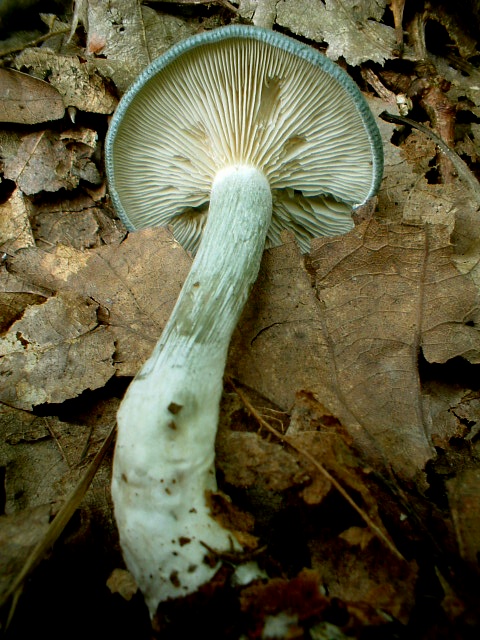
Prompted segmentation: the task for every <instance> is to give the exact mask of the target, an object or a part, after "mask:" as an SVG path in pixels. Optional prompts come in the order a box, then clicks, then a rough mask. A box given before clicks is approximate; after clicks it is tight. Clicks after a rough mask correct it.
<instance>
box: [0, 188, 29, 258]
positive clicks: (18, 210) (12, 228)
mask: <svg viewBox="0 0 480 640" xmlns="http://www.w3.org/2000/svg"><path fill="white" fill-rule="evenodd" d="M31 210H32V206H31V203H30V201H29V200H28V199H27V198H26V197H25V195H24V194H23V193H22V192H21V191H20V189H15V190H14V191H13V193H12V194H11V195H10V197H9V198H8V199H7V200H6V201H5V202H2V203H1V204H0V251H4V252H6V253H15V251H17V249H22V248H23V247H29V246H32V245H33V244H34V239H33V233H32V228H31V226H30V213H31Z"/></svg>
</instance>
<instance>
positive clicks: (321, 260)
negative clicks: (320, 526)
mask: <svg viewBox="0 0 480 640" xmlns="http://www.w3.org/2000/svg"><path fill="white" fill-rule="evenodd" d="M451 256H452V248H451V246H450V243H449V237H448V230H447V229H446V228H445V227H443V226H441V225H440V226H430V227H414V226H407V225H397V224H386V225H382V224H379V223H377V222H375V221H367V222H364V223H362V224H361V225H360V226H358V227H357V228H355V229H354V230H353V231H352V232H351V233H349V234H347V235H346V236H343V237H337V238H333V239H332V238H329V239H323V240H318V241H316V243H315V244H314V250H313V253H312V262H311V266H312V269H313V270H314V271H315V280H316V289H317V296H315V293H314V291H313V290H312V287H311V279H310V276H309V274H308V272H307V271H306V270H305V268H304V267H303V266H302V260H301V257H300V255H299V254H298V252H297V250H296V248H295V246H294V244H293V243H287V244H286V245H284V246H283V247H280V248H278V249H276V250H274V251H269V252H267V253H266V255H265V258H264V263H263V268H262V271H261V274H260V277H259V279H258V281H257V284H256V288H255V291H254V294H253V295H252V297H251V299H250V302H249V303H248V306H247V308H246V310H245V312H244V314H243V319H242V322H241V324H240V327H239V330H238V332H237V334H236V336H235V338H234V340H233V343H232V347H231V356H232V357H231V359H230V372H231V374H232V375H233V376H234V377H236V378H237V379H239V380H240V381H241V382H242V383H244V384H246V385H247V386H249V387H251V388H254V389H256V390H257V391H258V392H259V393H260V394H262V395H263V396H265V397H266V398H268V399H269V400H271V401H272V402H274V403H275V404H276V405H277V406H279V407H280V408H281V409H283V410H289V409H290V408H291V407H292V406H293V402H294V393H295V391H296V390H300V389H305V390H309V391H311V392H313V393H314V395H315V397H316V399H317V400H319V401H320V402H321V403H322V404H324V405H325V406H326V407H328V408H329V409H330V411H331V412H332V413H333V414H334V415H335V416H337V417H338V418H339V419H340V420H341V422H342V424H344V425H345V427H346V428H347V429H348V431H349V432H350V433H351V434H352V435H354V436H355V438H356V441H357V444H360V445H361V447H362V450H363V452H364V453H365V455H367V457H369V458H370V459H371V460H375V459H376V458H378V455H379V454H380V456H381V457H383V460H384V463H383V464H384V465H386V466H389V465H391V466H392V467H393V468H394V469H395V471H396V472H397V473H398V474H400V475H401V476H402V477H403V478H413V477H414V476H415V475H416V474H417V473H418V471H419V470H421V469H423V468H424V465H425V463H426V462H427V460H429V459H430V458H431V457H432V456H434V450H433V447H432V445H431V442H430V431H431V426H430V418H429V415H428V411H427V410H426V408H425V406H424V401H423V398H422V394H421V387H420V380H419V373H418V368H417V359H418V354H419V349H420V348H422V349H423V351H424V353H425V356H426V357H427V359H430V360H436V361H440V362H444V361H445V360H446V359H447V358H452V357H454V356H457V355H461V356H463V357H467V358H470V359H471V360H472V361H476V359H477V357H478V353H479V349H480V339H479V335H478V332H477V331H476V329H475V327H474V326H471V325H470V320H471V311H472V309H475V307H476V305H477V291H476V288H475V286H474V284H473V282H472V280H471V279H470V277H469V275H468V274H466V275H462V274H461V273H460V272H459V271H458V270H457V269H456V267H455V265H454V264H453V262H452V261H451Z"/></svg>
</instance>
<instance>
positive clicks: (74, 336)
mask: <svg viewBox="0 0 480 640" xmlns="http://www.w3.org/2000/svg"><path fill="white" fill-rule="evenodd" d="M97 311H98V304H95V303H94V302H93V301H92V300H85V299H84V298H80V297H78V296H75V295H73V294H71V293H63V294H58V295H57V296H55V297H52V298H49V299H48V300H47V301H46V302H43V303H42V304H38V305H32V306H29V307H28V308H27V309H26V310H25V312H24V314H23V316H22V317H21V318H20V319H19V320H17V321H16V322H14V323H13V324H12V326H11V327H10V329H9V331H8V332H7V333H6V334H5V335H4V336H3V337H2V338H0V357H1V360H0V376H1V382H0V400H1V401H2V402H4V403H5V404H7V405H9V406H13V407H17V408H20V409H26V410H30V409H32V407H34V406H36V405H39V404H44V403H52V402H53V403H58V402H63V401H64V400H66V399H67V398H74V397H76V396H78V395H79V394H80V393H82V392H83V391H85V389H97V388H99V387H102V386H103V385H104V384H105V383H106V382H107V380H109V379H110V378H111V377H112V375H113V374H114V367H113V363H112V355H113V352H114V350H115V346H114V341H113V339H112V336H111V335H110V334H109V333H108V332H107V330H106V328H105V327H104V326H102V325H100V324H99V321H98V317H97Z"/></svg>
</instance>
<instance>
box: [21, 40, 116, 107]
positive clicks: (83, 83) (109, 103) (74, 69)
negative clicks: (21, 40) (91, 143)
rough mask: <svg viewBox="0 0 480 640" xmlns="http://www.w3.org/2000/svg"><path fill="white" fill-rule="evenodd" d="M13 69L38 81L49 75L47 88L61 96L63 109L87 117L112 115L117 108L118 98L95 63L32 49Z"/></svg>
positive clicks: (25, 53) (25, 51) (28, 50)
mask: <svg viewBox="0 0 480 640" xmlns="http://www.w3.org/2000/svg"><path fill="white" fill-rule="evenodd" d="M15 66H16V68H17V69H24V68H26V69H28V70H29V71H31V72H32V74H34V75H36V76H39V77H45V76H46V75H48V80H49V83H50V85H51V86H52V87H54V88H55V89H56V90H57V91H58V93H59V94H60V95H61V96H62V98H63V103H64V105H65V107H76V108H77V109H79V110H80V111H87V112H90V113H113V111H114V109H115V107H116V106H117V102H118V101H117V98H116V97H115V95H114V94H113V93H112V91H111V90H110V88H109V83H108V82H107V81H106V80H104V78H103V77H102V76H101V75H100V73H99V71H98V69H97V67H96V65H95V63H94V62H90V61H88V60H87V61H86V60H81V59H80V58H79V57H78V56H71V55H60V54H58V53H56V52H54V51H51V50H49V49H45V48H41V49H40V48H35V49H33V48H32V49H24V50H23V51H22V52H21V53H20V54H19V55H18V56H16V58H15Z"/></svg>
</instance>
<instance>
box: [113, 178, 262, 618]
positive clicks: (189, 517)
mask: <svg viewBox="0 0 480 640" xmlns="http://www.w3.org/2000/svg"><path fill="white" fill-rule="evenodd" d="M271 214H272V199H271V193H270V187H269V184H268V182H267V180H266V178H265V176H264V175H263V174H262V173H261V172H260V171H258V170H257V169H255V168H254V167H250V166H236V167H229V168H227V169H224V170H222V171H221V172H219V173H218V174H217V176H216V178H215V181H214V184H213V186H212V192H211V200H210V209H209V214H208V220H207V223H206V225H205V230H204V234H203V238H202V242H201V244H200V248H199V251H198V253H197V256H196V258H195V260H194V262H193V264H192V268H191V270H190V272H189V274H188V276H187V279H186V281H185V284H184V286H183V288H182V291H181V293H180V296H179V298H178V301H177V303H176V305H175V308H174V310H173V312H172V315H171V317H170V319H169V321H168V323H167V325H166V327H165V329H164V331H163V334H162V336H161V338H160V340H159V342H158V343H157V345H156V347H155V349H154V351H153V353H152V355H151V356H150V358H149V359H148V360H147V362H146V363H145V365H144V366H143V368H142V369H141V371H140V373H139V374H138V375H137V377H136V378H135V379H134V381H133V382H132V384H131V385H130V387H129V389H128V391H127V394H126V396H125V398H124V400H123V402H122V404H121V406H120V409H119V412H118V437H117V445H116V450H115V457H114V465H113V478H112V496H113V500H114V505H115V517H116V520H117V524H118V529H119V534H120V543H121V546H122V550H123V553H124V557H125V561H126V563H127V567H128V568H129V570H130V571H131V573H132V574H133V576H134V577H135V579H136V581H137V584H138V586H139V587H140V589H141V590H142V592H143V594H144V596H145V600H146V602H147V605H148V607H149V610H150V613H151V615H152V616H153V615H154V614H155V612H156V609H157V606H158V604H159V602H161V601H163V600H166V599H168V598H176V597H179V596H184V595H186V594H188V593H191V592H193V591H196V590H197V589H198V587H199V586H200V585H202V584H204V583H205V582H207V581H208V580H210V579H211V578H212V577H213V575H214V574H215V572H216V571H217V570H218V568H219V563H216V564H215V563H214V565H213V566H212V564H211V563H210V562H208V558H207V556H208V555H209V553H208V551H207V548H206V547H208V548H210V549H214V550H215V551H218V552H230V551H232V550H240V545H239V544H238V542H236V540H235V538H234V536H233V534H232V533H231V532H229V531H227V530H226V529H224V528H223V527H222V526H221V525H220V524H219V523H218V522H217V521H216V520H214V519H213V517H212V516H211V514H210V511H209V507H208V503H207V499H206V492H207V491H215V490H216V488H217V485H216V479H215V470H214V456H215V436H216V432H217V425H218V413H219V402H220V398H221V393H222V388H223V372H224V369H225V362H226V358H227V352H228V346H229V343H230V338H231V335H232V332H233V330H234V328H235V326H236V324H237V321H238V318H239V316H240V314H241V312H242V309H243V307H244V304H245V302H246V300H247V298H248V295H249V292H250V289H251V287H252V285H253V283H254V282H255V280H256V278H257V275H258V270H259V267H260V261H261V257H262V253H263V248H264V244H265V238H266V234H267V230H268V227H269V224H270V220H271Z"/></svg>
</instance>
